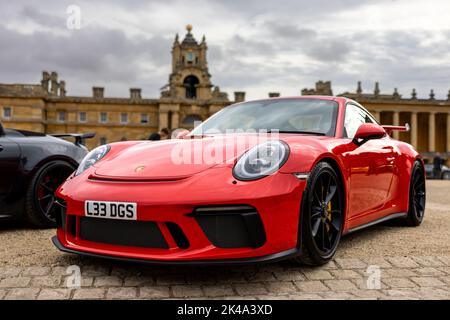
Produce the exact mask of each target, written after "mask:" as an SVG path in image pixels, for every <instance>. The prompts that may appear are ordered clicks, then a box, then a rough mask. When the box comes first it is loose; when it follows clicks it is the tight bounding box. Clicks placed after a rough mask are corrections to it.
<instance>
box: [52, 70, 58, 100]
mask: <svg viewBox="0 0 450 320" xmlns="http://www.w3.org/2000/svg"><path fill="white" fill-rule="evenodd" d="M50 82H51V84H52V88H51V89H50V90H51V93H52V94H54V95H57V94H58V86H59V85H58V74H57V73H56V72H55V71H53V72H52V74H51V75H50Z"/></svg>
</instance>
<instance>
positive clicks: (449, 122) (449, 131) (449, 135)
mask: <svg viewBox="0 0 450 320" xmlns="http://www.w3.org/2000/svg"><path fill="white" fill-rule="evenodd" d="M446 151H447V152H450V112H449V113H447V150H446Z"/></svg>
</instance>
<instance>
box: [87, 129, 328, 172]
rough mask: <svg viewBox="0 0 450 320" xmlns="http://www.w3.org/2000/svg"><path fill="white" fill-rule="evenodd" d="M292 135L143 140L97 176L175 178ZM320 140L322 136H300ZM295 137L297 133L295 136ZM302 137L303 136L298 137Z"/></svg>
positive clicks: (109, 160) (111, 157)
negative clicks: (271, 140)
mask: <svg viewBox="0 0 450 320" xmlns="http://www.w3.org/2000/svg"><path fill="white" fill-rule="evenodd" d="M274 138H276V139H281V140H284V141H286V140H287V142H288V144H289V140H291V139H292V137H285V139H282V137H278V136H277V137H273V136H268V135H258V134H240V135H232V134H227V135H214V136H207V137H200V138H189V137H188V138H184V139H173V140H163V141H145V142H141V143H137V144H134V145H131V146H130V147H127V148H125V149H122V150H120V151H119V152H114V144H112V145H111V151H110V154H108V155H107V156H106V157H105V158H104V159H103V160H102V161H100V162H99V163H98V164H96V165H95V167H96V169H95V173H94V175H95V176H97V177H98V178H109V179H120V180H175V179H182V178H186V177H189V176H192V175H195V174H198V173H200V172H203V171H205V170H207V169H209V168H212V167H217V166H230V167H232V166H233V165H234V163H235V161H236V159H237V158H239V157H240V156H241V155H242V154H243V153H245V152H246V151H247V150H248V149H250V148H252V147H253V146H255V145H258V144H260V143H262V142H265V141H267V140H270V139H274ZM303 138H304V139H307V140H309V139H321V138H322V137H306V136H304V137H303ZM297 140H298V136H297ZM301 140H303V139H301Z"/></svg>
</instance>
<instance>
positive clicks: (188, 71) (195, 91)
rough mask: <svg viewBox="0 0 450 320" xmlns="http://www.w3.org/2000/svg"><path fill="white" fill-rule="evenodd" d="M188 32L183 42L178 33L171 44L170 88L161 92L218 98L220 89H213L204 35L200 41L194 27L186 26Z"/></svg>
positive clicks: (197, 98) (167, 96) (175, 95)
mask: <svg viewBox="0 0 450 320" xmlns="http://www.w3.org/2000/svg"><path fill="white" fill-rule="evenodd" d="M186 30H187V33H186V35H185V37H184V39H183V40H182V41H181V42H180V40H179V38H178V34H177V35H176V36H175V41H174V43H173V46H172V73H171V74H170V76H169V84H168V85H167V86H166V88H167V87H168V90H166V91H163V92H162V96H163V97H166V98H175V99H188V100H203V101H204V100H209V99H212V98H219V97H220V96H221V92H220V90H219V88H214V90H213V89H212V87H213V85H212V83H211V75H210V74H209V71H208V62H207V59H206V51H207V49H208V47H207V46H206V42H205V36H203V38H202V41H201V42H200V43H198V42H197V40H196V39H195V38H194V36H193V34H192V26H191V25H187V26H186Z"/></svg>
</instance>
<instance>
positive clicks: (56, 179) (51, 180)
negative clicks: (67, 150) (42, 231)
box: [25, 160, 75, 228]
mask: <svg viewBox="0 0 450 320" xmlns="http://www.w3.org/2000/svg"><path fill="white" fill-rule="evenodd" d="M73 171H75V167H74V166H72V165H71V164H70V163H68V162H65V161H61V160H56V161H51V162H49V163H47V164H45V165H44V166H42V167H41V168H40V169H39V170H38V171H37V172H36V174H35V175H34V177H33V179H32V181H31V183H30V185H29V187H28V191H27V195H26V199H25V212H26V219H27V221H28V222H29V223H30V224H31V225H32V226H34V227H37V228H54V227H56V214H57V213H58V204H57V203H56V198H55V194H54V193H55V191H56V189H57V188H58V187H59V186H60V185H61V184H62V183H63V182H64V181H65V180H66V179H67V177H68V176H69V175H70V174H71V173H72V172H73Z"/></svg>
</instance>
